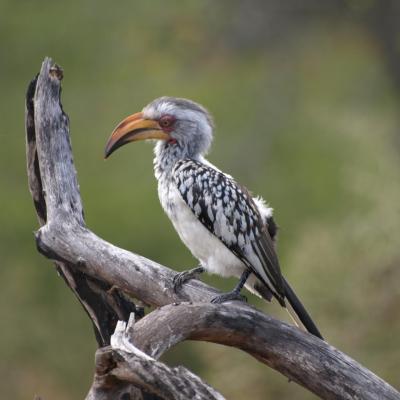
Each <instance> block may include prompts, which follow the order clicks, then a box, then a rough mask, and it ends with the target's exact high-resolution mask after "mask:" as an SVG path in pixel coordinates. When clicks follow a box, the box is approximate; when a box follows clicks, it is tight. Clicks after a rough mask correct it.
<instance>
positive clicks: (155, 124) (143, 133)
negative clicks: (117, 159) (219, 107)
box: [105, 97, 213, 158]
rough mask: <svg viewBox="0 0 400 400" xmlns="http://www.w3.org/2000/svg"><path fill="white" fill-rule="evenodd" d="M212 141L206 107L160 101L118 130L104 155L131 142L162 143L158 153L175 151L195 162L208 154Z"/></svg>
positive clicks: (173, 99)
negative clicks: (150, 141)
mask: <svg viewBox="0 0 400 400" xmlns="http://www.w3.org/2000/svg"><path fill="white" fill-rule="evenodd" d="M212 137H213V121H212V118H211V116H210V114H209V113H208V111H207V110H206V109H205V108H204V107H202V106H201V105H200V104H197V103H195V102H194V101H191V100H187V99H181V98H177V97H160V98H158V99H156V100H153V101H152V102H151V103H149V104H148V105H147V106H146V107H144V108H143V110H142V112H139V113H136V114H133V115H131V116H129V117H127V118H125V119H124V120H123V121H122V122H121V123H120V124H119V125H118V126H117V127H116V128H115V130H114V132H113V133H112V135H111V137H110V139H109V141H108V143H107V146H106V151H105V155H106V157H108V156H109V155H110V154H111V153H112V152H113V151H114V150H116V149H117V148H118V147H121V146H123V145H124V144H127V143H129V142H131V141H136V140H143V139H159V140H160V143H159V144H158V145H157V152H159V151H163V150H167V149H171V150H172V149H174V153H175V154H177V155H178V156H179V157H188V158H196V157H198V156H201V155H204V154H206V153H207V151H208V150H209V148H210V145H211V142H212Z"/></svg>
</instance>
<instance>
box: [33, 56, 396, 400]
mask: <svg viewBox="0 0 400 400" xmlns="http://www.w3.org/2000/svg"><path fill="white" fill-rule="evenodd" d="M51 66H52V65H51V61H50V60H46V61H45V62H44V64H43V67H42V71H41V74H40V76H39V78H38V83H37V89H36V94H35V102H34V106H35V128H36V140H37V143H36V146H37V148H36V151H37V154H38V164H39V167H40V179H41V182H42V187H43V190H44V193H45V196H44V200H45V202H46V203H45V204H46V212H47V221H46V224H45V225H44V226H43V227H42V228H40V229H39V231H38V232H37V234H36V241H37V246H38V249H39V251H40V252H42V253H43V254H44V255H45V256H47V257H48V258H50V259H52V260H55V261H57V262H61V263H68V265H71V267H72V268H77V269H79V270H80V271H81V272H83V273H84V274H85V275H88V276H91V277H93V278H97V279H99V280H101V281H103V282H105V283H107V284H108V285H114V286H116V287H118V288H120V289H122V290H124V291H126V292H127V293H129V294H132V295H133V296H135V297H136V298H138V299H140V300H142V301H144V302H146V303H148V304H151V305H156V306H163V305H166V304H170V303H174V302H182V301H192V302H199V301H203V302H208V301H209V300H211V298H213V297H214V296H215V294H216V293H218V292H217V291H216V290H215V289H213V288H211V287H209V286H207V285H205V284H203V283H201V282H199V281H196V280H193V281H191V282H190V283H188V284H186V285H184V287H183V289H182V291H180V292H179V293H178V294H177V293H175V292H174V291H173V288H172V278H173V276H174V272H173V271H172V270H170V269H168V268H167V267H164V266H162V265H160V264H157V263H155V262H153V261H151V260H149V259H146V258H144V257H141V256H138V255H136V254H133V253H130V252H128V251H126V250H122V249H119V248H117V247H116V246H113V245H112V244H110V243H108V242H106V241H104V240H103V239H101V238H99V237H97V236H96V235H95V234H94V233H93V232H91V231H90V230H89V229H87V227H86V226H85V223H84V220H83V217H82V203H81V200H80V195H79V187H78V183H77V179H76V172H75V169H74V166H73V161H72V152H71V147H70V143H69V136H68V132H69V128H68V118H67V117H66V115H65V114H64V113H63V111H62V109H61V106H60V99H59V93H60V80H59V77H57V71H54V69H52V68H51ZM166 309H167V311H168V312H171V317H168V316H167V315H166V314H168V312H166V314H160V313H164V309H163V310H161V311H157V313H158V317H157V313H156V314H154V313H151V314H150V315H149V316H147V317H146V319H143V321H142V322H141V323H142V324H143V332H146V335H147V338H148V340H149V341H148V342H146V341H143V342H142V343H141V346H143V348H144V349H146V350H147V351H150V352H151V353H154V354H156V355H157V354H158V353H159V351H156V350H155V349H154V347H152V346H154V342H152V341H151V335H149V332H153V333H154V331H152V329H153V325H154V326H158V327H160V325H159V323H158V325H157V321H159V320H160V319H161V320H162V319H163V318H166V319H167V322H166V323H167V324H171V323H172V321H173V318H174V317H175V318H176V321H175V323H178V321H180V328H181V329H182V332H183V333H181V334H180V336H179V335H178V336H174V337H172V339H171V337H169V339H170V340H171V343H172V344H173V343H177V342H179V341H181V340H184V339H186V338H188V339H196V340H209V341H214V342H216V343H222V344H228V345H231V346H235V347H239V348H241V349H243V350H245V351H247V352H249V353H250V354H252V355H253V356H254V357H256V358H257V359H258V360H260V361H262V362H264V363H266V364H268V365H270V366H271V367H272V368H275V369H277V370H278V371H280V372H282V373H283V374H284V375H286V376H287V377H288V378H290V379H292V380H295V381H296V382H298V383H300V384H301V385H303V386H304V387H306V388H308V389H309V390H311V391H313V392H314V393H316V394H317V395H319V396H321V397H322V398H326V399H350V398H355V396H360V397H362V398H364V399H376V398H380V399H400V394H399V393H398V392H397V391H396V390H395V389H394V388H392V387H391V386H390V385H388V384H387V383H385V382H384V381H382V380H381V379H380V378H378V377H376V376H375V375H374V374H372V373H371V372H370V371H368V370H366V369H365V368H363V367H361V366H360V365H359V364H358V363H356V362H355V361H354V360H352V359H350V358H349V357H348V356H346V355H344V354H343V353H341V352H339V351H338V350H336V349H334V348H333V347H331V346H329V345H328V344H326V343H324V342H322V341H320V340H319V339H317V338H315V337H313V336H312V335H309V334H307V333H303V332H301V331H299V330H298V329H297V328H294V327H291V326H289V325H287V324H284V323H282V322H280V321H277V320H275V319H273V318H271V317H267V316H265V315H264V314H262V313H260V312H259V311H257V310H255V309H253V308H252V307H250V306H249V305H247V304H240V303H237V302H232V303H230V304H224V305H210V304H207V303H206V304H193V305H185V306H184V308H181V309H180V310H181V312H182V315H183V314H184V315H186V317H187V319H188V321H191V322H192V323H193V327H194V328H192V326H191V325H190V324H188V325H186V327H185V326H182V318H181V317H179V315H177V314H176V312H175V313H174V309H173V306H168V308H167V307H166ZM233 316H234V317H233ZM159 318H160V319H159ZM169 318H172V319H169ZM196 321H198V322H197V323H196ZM137 325H138V327H137V328H135V330H136V329H137V330H138V332H140V330H139V328H140V325H139V322H138V324H137ZM168 326H169V325H168ZM243 332H246V335H244V334H243ZM164 339H166V337H164V336H159V342H158V343H160V342H162V340H164ZM137 340H139V336H138V338H137ZM135 343H136V342H135ZM149 343H150V344H149ZM168 346H169V345H167V346H165V344H164V347H165V348H168ZM331 374H333V375H332V376H331ZM357 380H359V381H360V382H362V383H363V386H361V385H359V384H357ZM344 388H345V389H344ZM361 390H362V391H361Z"/></svg>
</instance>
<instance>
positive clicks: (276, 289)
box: [106, 97, 322, 338]
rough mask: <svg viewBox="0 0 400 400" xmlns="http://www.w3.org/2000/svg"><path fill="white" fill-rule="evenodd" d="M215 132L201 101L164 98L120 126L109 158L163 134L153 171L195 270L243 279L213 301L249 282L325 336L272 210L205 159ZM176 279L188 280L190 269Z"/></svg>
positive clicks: (108, 149) (235, 294) (225, 297)
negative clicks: (299, 289)
mask: <svg viewBox="0 0 400 400" xmlns="http://www.w3.org/2000/svg"><path fill="white" fill-rule="evenodd" d="M212 135H213V122H212V119H211V117H210V115H209V113H208V112H207V111H206V110H205V109H204V108H203V107H202V106H200V105H198V104H197V103H194V102H192V101H190V100H186V99H178V98H171V97H161V98H159V99H156V100H154V101H153V102H151V103H150V104H149V105H147V106H146V107H145V108H144V109H143V111H142V112H140V113H136V114H134V115H132V116H130V117H128V118H126V119H125V120H123V121H122V122H121V123H120V124H119V125H118V126H117V127H116V128H115V130H114V132H113V134H112V135H111V137H110V139H109V141H108V143H107V146H106V157H108V156H109V155H110V154H111V153H112V152H113V151H114V150H116V149H117V148H118V147H120V146H122V145H124V144H126V143H128V142H130V141H135V140H143V139H158V141H157V143H156V146H155V158H154V170H155V176H156V178H157V181H158V194H159V198H160V202H161V205H162V207H163V209H164V211H165V212H166V213H167V215H168V217H169V218H170V220H171V221H172V223H173V225H174V227H175V229H176V231H177V232H178V234H179V236H180V238H181V240H182V241H183V243H184V244H185V245H186V246H187V247H188V248H189V250H190V251H191V252H192V254H193V255H194V256H195V257H196V258H197V259H198V260H199V262H200V265H201V268H200V269H199V268H198V269H196V271H201V270H202V269H205V270H207V271H208V272H211V273H215V274H218V275H221V276H235V277H239V278H241V279H240V282H239V284H238V286H237V287H236V288H235V289H234V290H233V291H232V292H230V293H228V294H226V295H222V296H220V297H218V298H217V299H216V302H221V301H225V300H229V299H235V298H237V297H238V296H239V292H240V289H241V288H242V286H243V284H245V286H246V288H247V289H249V290H250V291H252V292H253V293H256V294H258V295H260V296H262V297H264V298H265V299H266V300H271V298H272V297H274V298H276V299H277V301H278V302H279V303H280V305H281V306H283V307H286V301H287V302H288V303H289V305H290V306H291V307H292V308H293V310H294V311H295V313H296V315H297V317H298V319H300V321H301V322H302V324H303V325H304V326H305V328H306V329H307V330H308V331H309V332H311V333H313V334H314V335H316V336H318V337H321V334H320V333H319V331H318V329H317V328H316V326H315V324H314V323H313V321H312V320H311V318H310V316H309V315H308V313H307V312H306V310H305V309H304V307H303V306H302V304H301V302H300V301H299V299H298V298H297V296H296V295H295V294H294V292H293V290H292V289H291V288H290V286H289V285H288V283H287V282H286V280H285V279H284V278H283V276H282V274H281V270H280V266H279V261H278V258H277V255H276V252H275V248H274V239H275V234H276V224H275V222H274V220H273V217H272V209H271V208H269V207H268V206H266V205H265V203H264V201H263V200H262V199H261V198H253V197H252V196H251V195H250V194H249V192H248V191H247V190H246V189H245V188H244V187H242V186H240V185H239V184H238V183H237V182H236V181H235V180H234V179H233V178H232V177H231V176H230V175H227V174H224V173H223V172H221V171H220V170H219V169H218V168H217V167H215V166H214V165H212V164H211V163H210V162H209V161H207V160H206V159H205V158H204V155H205V154H206V153H207V151H208V150H209V148H210V145H211V142H212ZM190 276H191V275H190V274H189V275H186V277H190ZM178 277H179V280H178V282H179V283H180V284H181V283H183V282H184V280H185V275H183V274H182V273H181V274H179V275H178ZM321 338H322V337H321Z"/></svg>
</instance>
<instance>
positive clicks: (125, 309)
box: [25, 60, 143, 346]
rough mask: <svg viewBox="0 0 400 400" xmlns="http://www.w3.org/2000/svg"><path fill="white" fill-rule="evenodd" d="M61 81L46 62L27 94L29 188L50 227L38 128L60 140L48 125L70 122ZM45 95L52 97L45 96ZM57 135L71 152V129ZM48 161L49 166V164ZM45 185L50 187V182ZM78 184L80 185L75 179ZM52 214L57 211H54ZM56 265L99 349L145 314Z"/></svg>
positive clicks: (67, 266) (106, 288)
mask: <svg viewBox="0 0 400 400" xmlns="http://www.w3.org/2000/svg"><path fill="white" fill-rule="evenodd" d="M61 78H62V70H61V69H60V68H59V67H57V66H55V65H54V66H53V65H52V63H51V61H50V60H46V61H45V62H44V64H43V67H42V71H41V74H40V75H38V76H37V77H36V78H35V79H33V80H32V81H31V82H30V84H29V86H28V90H27V94H26V107H25V127H26V159H27V173H28V184H29V190H30V193H31V195H32V198H33V202H34V205H35V209H36V213H37V216H38V220H39V224H40V225H41V226H44V225H45V224H46V223H47V221H48V217H50V215H49V216H48V215H47V204H46V201H47V200H48V198H46V196H45V194H46V188H44V187H43V182H42V175H41V171H40V169H41V167H43V158H42V160H41V161H39V157H38V152H37V137H36V124H37V123H38V121H39V126H40V129H42V130H43V129H44V130H46V132H47V134H48V135H49V138H55V139H54V140H56V141H57V140H58V139H57V137H58V136H56V135H54V132H56V131H57V127H55V126H46V124H47V125H49V124H51V123H54V122H55V121H57V118H60V117H61V118H62V119H63V121H68V117H67V116H66V115H65V114H64V113H63V111H62V108H61V105H60V103H59V101H60V99H59V93H60V84H59V81H60V80H61ZM38 80H39V83H38ZM36 89H38V90H36ZM46 91H47V92H50V93H46ZM35 93H36V97H35ZM35 99H36V100H35ZM35 111H36V112H35ZM53 112H57V113H58V114H56V116H57V118H53V117H54V115H53V114H52V113H53ZM58 134H59V135H61V136H62V137H63V139H64V145H68V146H69V148H70V149H71V147H70V143H69V130H68V125H67V127H66V130H64V131H62V132H58ZM45 145H46V144H45ZM70 153H71V150H70ZM40 154H42V155H43V154H44V153H43V152H40ZM70 157H71V164H70V166H69V167H68V168H69V169H70V170H71V171H73V172H74V174H76V173H75V169H74V166H73V164H72V153H71V154H70ZM45 161H46V162H50V161H48V160H45ZM46 183H47V184H48V182H46ZM75 184H77V183H76V179H75ZM80 201H81V200H80V197H79V193H78V195H77V196H75V202H77V203H79V204H80ZM51 210H54V207H53V208H51ZM76 214H77V216H78V217H79V220H80V221H83V210H82V206H81V205H79V206H78V207H77V209H76ZM55 265H56V269H57V271H58V273H59V275H60V276H61V277H62V278H63V279H64V281H65V283H66V284H67V285H68V286H69V288H70V289H71V290H72V291H73V293H74V294H75V296H76V297H77V299H78V300H79V302H80V303H81V305H82V306H83V308H84V310H85V311H86V313H87V314H88V316H89V318H90V319H91V320H92V323H93V327H94V331H95V335H96V339H97V342H98V344H99V346H105V345H107V344H109V343H110V336H111V334H112V333H113V331H114V328H115V325H116V323H117V321H118V319H126V318H128V316H129V314H130V313H131V312H136V315H137V317H139V316H141V315H142V314H143V313H142V310H140V309H136V308H135V305H134V304H133V303H132V302H131V301H129V300H127V299H126V298H125V297H124V295H123V294H122V293H121V292H120V291H118V290H112V291H110V289H111V287H112V286H111V285H110V284H107V283H105V282H103V281H100V280H98V279H96V277H89V276H87V275H85V274H83V273H82V272H81V271H79V269H77V268H76V267H74V266H73V264H72V263H70V262H68V261H57V262H55Z"/></svg>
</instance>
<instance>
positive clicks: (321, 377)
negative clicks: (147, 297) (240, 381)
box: [131, 303, 400, 400]
mask: <svg viewBox="0 0 400 400" xmlns="http://www.w3.org/2000/svg"><path fill="white" fill-rule="evenodd" d="M131 336H132V340H133V341H134V343H135V346H136V347H138V348H139V349H140V350H142V351H144V352H145V353H146V354H148V355H150V356H152V357H155V358H158V357H160V356H161V355H162V354H163V353H164V352H166V351H167V350H168V349H170V348H171V347H173V346H175V345H176V344H177V343H179V342H181V341H184V340H188V339H189V340H200V341H208V342H213V343H220V344H223V345H227V346H233V347H236V348H239V349H242V350H243V351H245V352H247V353H249V354H250V355H252V356H254V357H255V358H257V359H258V360H259V361H261V362H262V363H265V364H267V365H269V366H270V367H271V368H274V369H276V370H277V371H280V372H281V373H282V374H284V375H285V376H287V377H288V378H290V380H293V381H295V382H297V383H299V384H301V385H303V386H305V387H307V389H309V390H310V391H312V392H314V393H315V394H317V395H318V396H320V397H321V398H324V399H349V400H350V399H370V400H373V399H399V398H400V394H399V393H398V392H397V391H396V390H395V389H394V388H392V387H391V386H390V385H388V384H387V383H386V382H385V381H383V380H382V379H380V378H379V377H377V376H376V375H375V374H373V373H372V372H371V371H369V370H368V369H366V368H365V367H363V366H362V365H360V364H359V363H357V362H356V361H354V360H353V359H351V358H350V357H348V356H347V355H346V354H344V353H342V352H340V351H339V350H337V349H335V348H334V347H332V346H330V345H329V344H328V343H326V342H324V341H322V340H319V339H317V338H315V337H314V336H313V335H310V334H308V333H303V332H302V331H301V330H299V329H297V328H296V327H294V326H291V325H288V324H286V323H284V322H280V321H277V320H275V319H273V318H271V317H270V316H268V315H265V314H262V313H260V312H259V311H257V310H255V309H252V308H250V307H248V306H247V305H246V304H241V303H236V304H235V305H234V306H233V305H231V304H222V305H215V304H211V303H194V304H193V303H181V304H171V305H167V306H164V307H162V308H159V309H157V310H155V311H153V312H152V313H150V314H149V315H147V316H146V317H144V318H143V319H141V320H140V321H138V322H137V323H136V324H135V326H134V330H133V331H132V332H131Z"/></svg>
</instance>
